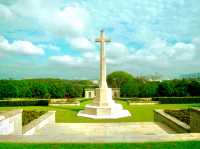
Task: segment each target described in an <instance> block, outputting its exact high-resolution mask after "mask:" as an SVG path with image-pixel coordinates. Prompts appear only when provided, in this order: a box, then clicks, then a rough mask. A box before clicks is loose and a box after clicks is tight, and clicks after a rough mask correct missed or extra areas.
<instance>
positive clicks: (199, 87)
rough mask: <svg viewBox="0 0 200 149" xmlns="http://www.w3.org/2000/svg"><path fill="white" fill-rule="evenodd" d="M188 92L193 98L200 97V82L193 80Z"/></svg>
mask: <svg viewBox="0 0 200 149" xmlns="http://www.w3.org/2000/svg"><path fill="white" fill-rule="evenodd" d="M188 92H189V94H190V95H191V96H200V82H199V81H197V80H192V81H191V82H190V84H189V85H188Z"/></svg>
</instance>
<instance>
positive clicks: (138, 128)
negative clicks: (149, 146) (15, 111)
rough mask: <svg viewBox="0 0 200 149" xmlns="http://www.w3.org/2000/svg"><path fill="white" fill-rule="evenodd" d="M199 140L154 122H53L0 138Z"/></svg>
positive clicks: (54, 140) (26, 140) (48, 140)
mask: <svg viewBox="0 0 200 149" xmlns="http://www.w3.org/2000/svg"><path fill="white" fill-rule="evenodd" d="M199 139H200V134H199V133H184V134H176V133H175V132H174V131H173V130H171V129H170V128H169V127H167V126H165V125H163V124H160V123H154V122H136V123H133V122H130V123H56V124H55V125H47V126H46V127H43V128H41V129H39V130H37V131H36V132H35V134H34V135H28V136H26V135H7V136H0V142H5V141H8V142H32V143H33V142H40V143H48V142H51V143H89V142H90V143H113V142H124V143H125V142H151V141H152V142H158V141H181V140H199Z"/></svg>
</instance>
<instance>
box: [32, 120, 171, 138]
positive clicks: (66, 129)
mask: <svg viewBox="0 0 200 149" xmlns="http://www.w3.org/2000/svg"><path fill="white" fill-rule="evenodd" d="M55 130H56V131H55ZM168 133H174V131H173V130H171V129H170V128H168V127H167V126H164V125H162V124H160V123H157V124H156V123H154V122H145V123H144V122H143V123H141V122H138V123H56V124H55V125H48V126H46V127H44V128H42V129H40V130H39V131H36V133H35V135H66V136H72V135H77V136H102V137H104V136H110V137H113V136H129V135H156V134H159V135H160V134H168Z"/></svg>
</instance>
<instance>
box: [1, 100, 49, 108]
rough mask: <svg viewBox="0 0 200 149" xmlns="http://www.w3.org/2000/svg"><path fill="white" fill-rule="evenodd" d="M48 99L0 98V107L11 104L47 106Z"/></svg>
mask: <svg viewBox="0 0 200 149" xmlns="http://www.w3.org/2000/svg"><path fill="white" fill-rule="evenodd" d="M48 105H49V100H48V99H26V100H0V107H11V106H48Z"/></svg>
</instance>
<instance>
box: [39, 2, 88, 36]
mask: <svg viewBox="0 0 200 149" xmlns="http://www.w3.org/2000/svg"><path fill="white" fill-rule="evenodd" d="M46 13H47V14H46V15H44V16H41V17H39V19H40V22H41V23H42V24H43V25H44V27H45V28H47V30H49V31H50V32H52V33H55V34H56V35H59V36H65V37H67V38H69V39H70V38H76V37H80V36H81V35H82V34H83V33H84V32H85V29H86V26H87V23H88V19H89V14H88V12H87V11H86V10H85V9H83V8H81V7H79V5H75V4H74V5H69V6H66V7H64V8H63V9H58V10H57V11H53V12H51V11H47V12H46Z"/></svg>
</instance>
